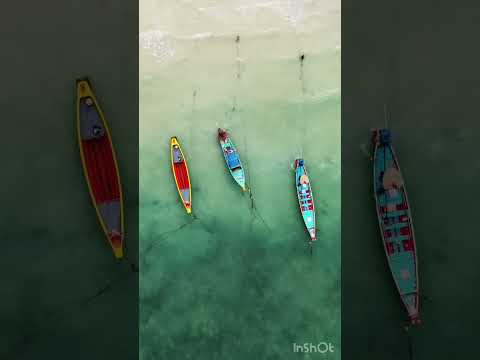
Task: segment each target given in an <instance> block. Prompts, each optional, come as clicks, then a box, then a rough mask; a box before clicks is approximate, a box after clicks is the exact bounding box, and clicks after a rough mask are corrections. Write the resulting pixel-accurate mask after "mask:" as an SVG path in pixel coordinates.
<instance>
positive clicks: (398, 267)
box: [372, 129, 420, 324]
mask: <svg viewBox="0 0 480 360" xmlns="http://www.w3.org/2000/svg"><path fill="white" fill-rule="evenodd" d="M372 147H373V190H374V197H375V202H376V208H377V217H378V223H379V225H380V234H381V236H382V240H383V245H384V249H385V255H386V256H387V260H388V265H389V267H390V271H391V273H392V275H393V280H394V281H395V285H396V287H397V289H398V292H399V294H400V298H401V300H402V302H403V304H404V305H405V308H406V309H407V312H408V316H409V318H410V322H411V323H412V324H417V323H419V322H420V318H419V284H418V262H417V250H416V244H415V234H414V232H413V223H412V215H411V213H410V205H409V202H408V197H407V191H406V190H405V185H404V182H403V177H402V174H401V171H400V166H399V165H398V160H397V157H396V155H395V151H394V150H393V146H392V139H391V133H390V130H388V129H374V130H372Z"/></svg>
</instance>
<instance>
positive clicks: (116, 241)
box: [108, 232, 123, 259]
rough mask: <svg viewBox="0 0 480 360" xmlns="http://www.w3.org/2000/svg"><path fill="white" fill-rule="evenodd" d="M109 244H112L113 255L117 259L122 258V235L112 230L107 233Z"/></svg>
mask: <svg viewBox="0 0 480 360" xmlns="http://www.w3.org/2000/svg"><path fill="white" fill-rule="evenodd" d="M108 237H109V240H110V245H111V246H112V250H113V255H114V256H115V258H117V259H122V258H123V236H122V235H121V234H120V233H117V232H114V233H110V234H109V236H108Z"/></svg>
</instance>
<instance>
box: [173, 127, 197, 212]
mask: <svg viewBox="0 0 480 360" xmlns="http://www.w3.org/2000/svg"><path fill="white" fill-rule="evenodd" d="M170 155H171V159H172V172H173V178H174V179H175V185H176V186H177V190H178V194H179V195H180V200H181V201H182V204H183V206H184V207H185V210H186V211H187V214H191V213H192V187H191V184H190V176H189V174H188V166H187V160H186V159H185V155H184V154H183V151H182V148H181V147H180V143H179V142H178V139H177V137H175V136H174V137H172V138H171V139H170Z"/></svg>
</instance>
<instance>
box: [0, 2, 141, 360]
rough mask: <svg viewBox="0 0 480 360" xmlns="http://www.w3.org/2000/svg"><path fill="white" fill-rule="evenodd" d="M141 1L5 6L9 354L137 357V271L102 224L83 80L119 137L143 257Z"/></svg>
mask: <svg viewBox="0 0 480 360" xmlns="http://www.w3.org/2000/svg"><path fill="white" fill-rule="evenodd" d="M136 6H137V5H135V4H134V3H132V4H131V6H126V7H125V6H124V7H117V6H116V5H115V4H113V3H111V2H108V1H103V2H100V3H99V2H94V1H89V0H87V1H82V2H75V3H71V4H67V3H64V2H59V1H55V2H49V3H48V4H45V3H30V4H28V6H26V4H25V3H14V2H13V3H9V4H8V6H6V7H4V9H2V12H1V14H0V23H1V24H2V25H1V28H2V35H1V38H2V41H1V42H2V56H1V60H0V61H1V63H2V69H3V72H2V86H1V89H0V105H1V107H2V115H1V121H2V141H1V143H2V151H1V152H0V161H1V164H2V172H1V173H2V175H1V183H2V186H0V197H1V199H2V206H1V207H0V209H1V210H0V233H1V237H2V253H1V260H0V271H1V273H2V275H3V276H2V281H1V282H2V286H1V287H0V297H1V299H2V300H1V301H0V323H1V324H2V326H1V330H0V358H1V359H5V360H13V359H15V360H26V359H44V358H48V359H78V360H80V359H82V360H85V359H107V358H110V357H111V358H122V359H126V358H128V359H134V358H135V357H136V356H138V346H137V344H138V338H137V329H138V311H137V309H138V308H137V299H138V297H137V294H138V280H137V276H136V274H132V272H131V271H130V269H129V268H128V267H127V266H126V265H125V264H118V263H116V261H115V260H114V257H113V254H112V252H111V250H110V248H109V245H108V244H107V242H106V240H105V237H104V235H103V233H102V231H101V228H100V225H99V223H98V220H97V217H96V214H95V211H94V209H93V207H92V204H91V201H90V197H89V194H88V190H87V186H86V183H85V180H84V176H83V172H82V167H81V163H80V156H79V152H78V145H77V140H76V132H75V131H76V128H75V116H76V115H75V79H76V78H77V77H79V76H85V75H88V76H89V77H90V78H91V79H92V82H93V85H94V90H95V92H96V94H97V96H98V98H99V100H100V102H101V105H102V107H103V110H104V111H105V114H106V117H107V120H108V121H109V124H110V127H111V131H112V136H113V140H114V142H115V145H116V149H117V155H118V160H119V166H120V170H121V173H122V180H123V184H124V191H125V200H126V231H127V242H128V252H129V255H130V257H131V258H133V259H135V258H136V253H137V248H138V242H137V239H138V212H137V211H138V210H137V202H138V130H137V129H138V100H137V98H138V90H137V89H138V83H137V78H138V67H137V63H138V52H137V49H138V45H137V39H136V34H137V29H138V21H137V19H136V18H135V14H136V11H137V10H136ZM132 15H133V16H134V17H133V18H132ZM107 19H108V20H107ZM126 53H131V57H129V56H128V55H126ZM109 284H110V286H109ZM102 289H105V292H103V293H102V294H100V295H99V296H98V297H96V295H97V294H99V292H100V290H102Z"/></svg>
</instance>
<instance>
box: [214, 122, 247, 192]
mask: <svg viewBox="0 0 480 360" xmlns="http://www.w3.org/2000/svg"><path fill="white" fill-rule="evenodd" d="M218 140H219V142H220V146H221V148H222V152H223V157H224V158H225V162H226V163H227V167H228V171H230V174H231V175H232V177H233V179H234V180H235V181H236V183H237V184H238V185H240V187H241V188H242V190H243V191H247V186H246V184H245V170H244V169H243V166H242V162H241V161H240V156H239V155H238V152H237V149H236V148H235V145H234V144H233V141H232V139H231V138H230V135H229V134H228V132H227V131H226V130H224V129H218Z"/></svg>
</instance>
